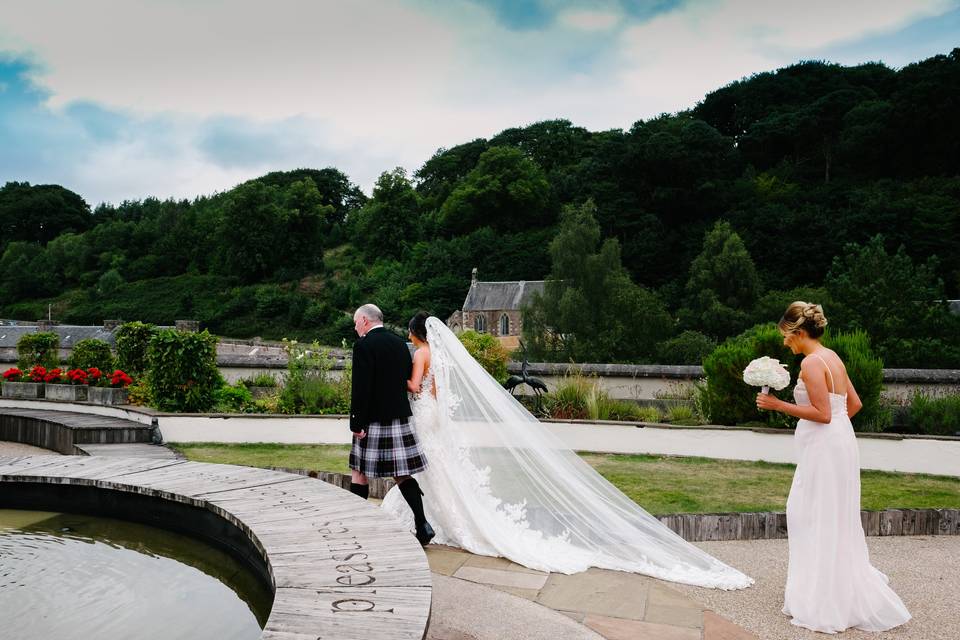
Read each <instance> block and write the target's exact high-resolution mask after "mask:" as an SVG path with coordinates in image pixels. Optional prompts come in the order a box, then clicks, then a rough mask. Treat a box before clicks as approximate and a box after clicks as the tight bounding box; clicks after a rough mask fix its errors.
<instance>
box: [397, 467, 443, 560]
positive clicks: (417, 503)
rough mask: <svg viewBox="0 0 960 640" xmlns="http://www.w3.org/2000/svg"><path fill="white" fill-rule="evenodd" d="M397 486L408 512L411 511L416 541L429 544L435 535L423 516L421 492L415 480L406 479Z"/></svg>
mask: <svg viewBox="0 0 960 640" xmlns="http://www.w3.org/2000/svg"><path fill="white" fill-rule="evenodd" d="M398 486H399V487H400V493H401V494H402V495H403V498H404V499H405V500H406V501H407V504H408V505H410V510H411V511H413V522H414V524H415V525H416V527H417V540H419V541H420V544H422V545H427V544H429V543H430V541H431V540H433V536H435V535H437V534H436V533H434V531H433V527H431V526H430V523H429V522H427V518H426V516H425V515H423V497H422V496H423V491H421V490H420V485H419V484H418V483H417V481H416V479H415V478H407V479H406V480H404V481H403V482H401V483H400V484H399V485H398Z"/></svg>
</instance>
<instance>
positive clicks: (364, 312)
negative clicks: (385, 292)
mask: <svg viewBox="0 0 960 640" xmlns="http://www.w3.org/2000/svg"><path fill="white" fill-rule="evenodd" d="M353 315H354V316H363V317H364V318H366V319H367V320H370V321H371V322H383V311H380V307H378V306H377V305H375V304H369V303H368V304H365V305H363V306H362V307H360V308H359V309H357V311H356V313H354V314H353Z"/></svg>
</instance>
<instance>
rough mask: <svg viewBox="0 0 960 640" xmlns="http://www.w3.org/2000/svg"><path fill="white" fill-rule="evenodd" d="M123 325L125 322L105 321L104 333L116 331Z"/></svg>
mask: <svg viewBox="0 0 960 640" xmlns="http://www.w3.org/2000/svg"><path fill="white" fill-rule="evenodd" d="M122 324H123V320H104V321H103V330H104V331H116V330H117V328H119V327H120V325H122Z"/></svg>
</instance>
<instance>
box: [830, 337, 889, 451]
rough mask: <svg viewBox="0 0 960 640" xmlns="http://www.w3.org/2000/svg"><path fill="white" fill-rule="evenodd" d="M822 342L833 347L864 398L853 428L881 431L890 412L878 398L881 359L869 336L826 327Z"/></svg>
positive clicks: (881, 382)
mask: <svg viewBox="0 0 960 640" xmlns="http://www.w3.org/2000/svg"><path fill="white" fill-rule="evenodd" d="M823 346H825V347H827V348H828V349H833V350H834V351H836V352H837V355H838V356H840V359H841V360H843V364H844V365H845V366H846V368H847V376H848V377H849V378H850V381H851V382H853V387H854V388H855V389H856V390H857V395H858V396H860V400H861V402H863V408H862V409H861V410H860V411H859V413H857V415H855V416H854V417H853V428H854V429H855V430H856V431H873V432H877V431H883V430H885V429H887V428H889V427H890V425H891V424H892V422H893V416H892V414H891V412H890V408H889V407H886V406H884V405H883V403H881V401H880V393H881V392H882V391H883V360H881V359H880V358H878V357H877V356H875V355H874V353H873V349H872V347H871V346H870V337H869V336H868V335H867V334H866V332H865V331H860V330H857V331H853V332H850V333H843V332H840V331H838V332H836V333H833V332H830V331H827V332H826V333H825V334H824V336H823Z"/></svg>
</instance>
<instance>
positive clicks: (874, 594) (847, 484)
mask: <svg viewBox="0 0 960 640" xmlns="http://www.w3.org/2000/svg"><path fill="white" fill-rule="evenodd" d="M826 325H827V319H826V318H825V317H824V315H823V309H822V308H821V307H820V305H818V304H808V303H806V302H794V303H793V304H791V305H790V306H789V307H787V310H786V312H784V314H783V317H782V318H781V319H780V322H779V324H778V328H779V329H780V333H781V334H783V344H784V345H785V346H787V347H789V348H790V351H792V352H793V353H794V354H800V353H802V354H803V355H804V356H805V357H804V359H803V362H802V363H801V365H800V376H799V379H798V380H797V385H796V387H795V389H794V399H795V400H796V404H792V403H789V402H786V401H784V400H780V399H778V398H776V397H774V396H772V395H769V394H764V393H760V394H757V407H759V408H761V409H768V410H771V411H780V412H783V413H786V414H787V415H791V416H794V417H796V418H799V421H798V422H797V429H796V433H795V435H794V442H795V443H796V450H797V470H796V473H795V474H794V476H793V485H792V486H791V487H790V496H789V497H788V498H787V532H788V542H789V549H790V557H789V566H788V569H787V585H786V589H785V591H784V598H783V599H784V605H783V612H784V613H785V614H787V615H788V616H792V618H793V619H792V622H793V624H795V625H797V626H799V627H805V628H807V629H812V630H814V631H822V632H824V633H837V632H840V631H843V630H844V629H848V628H850V627H856V628H858V629H863V630H865V631H886V630H887V629H892V628H893V627H896V626H899V625H901V624H904V623H905V622H907V621H908V620H909V619H910V613H909V612H908V611H907V608H906V607H905V606H904V605H903V602H902V601H901V600H900V598H899V597H898V596H897V594H896V593H894V592H893V590H892V589H891V588H890V587H889V586H888V585H887V582H888V580H887V577H886V576H885V575H883V574H882V573H880V572H879V571H877V570H876V569H875V568H874V567H873V566H872V565H871V564H870V556H869V553H868V551H867V543H866V539H865V537H864V534H863V525H862V524H861V522H860V453H859V449H858V448H857V440H856V437H854V434H853V425H852V424H851V423H850V417H851V416H853V415H855V414H856V413H857V411H859V410H860V409H861V407H862V406H863V404H862V403H861V402H860V398H859V396H857V391H856V389H854V388H853V384H852V383H851V382H850V378H849V377H847V371H846V368H845V367H844V364H843V361H842V360H840V358H839V356H837V354H836V353H834V352H833V351H831V350H830V349H827V348H826V347H824V346H823V345H822V344H821V342H820V338H821V336H822V335H823V329H824V327H825V326H826Z"/></svg>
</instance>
